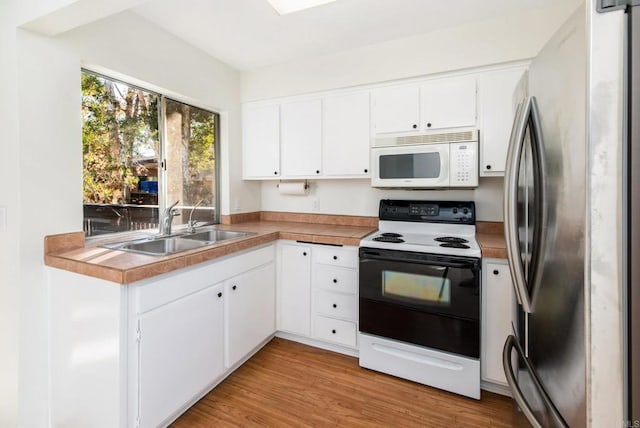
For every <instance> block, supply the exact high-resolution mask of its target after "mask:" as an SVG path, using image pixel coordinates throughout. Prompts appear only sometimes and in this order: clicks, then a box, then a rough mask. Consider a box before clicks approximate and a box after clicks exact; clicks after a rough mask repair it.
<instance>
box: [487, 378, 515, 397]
mask: <svg viewBox="0 0 640 428" xmlns="http://www.w3.org/2000/svg"><path fill="white" fill-rule="evenodd" d="M480 389H483V390H485V391H489V392H493V393H496V394H500V395H505V396H507V397H511V389H509V387H508V386H504V385H500V384H497V383H493V382H487V381H484V380H481V381H480Z"/></svg>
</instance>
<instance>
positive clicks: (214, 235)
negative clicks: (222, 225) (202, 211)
mask: <svg viewBox="0 0 640 428" xmlns="http://www.w3.org/2000/svg"><path fill="white" fill-rule="evenodd" d="M248 235H254V233H252V232H237V231H235V230H217V229H213V230H203V231H200V232H196V233H187V234H185V235H182V236H181V237H182V238H185V239H191V240H193V241H197V242H205V243H207V244H212V243H214V242H220V241H225V240H227V239H235V238H242V237H243V236H248Z"/></svg>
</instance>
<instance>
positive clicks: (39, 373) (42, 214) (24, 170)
mask: <svg viewBox="0 0 640 428" xmlns="http://www.w3.org/2000/svg"><path fill="white" fill-rule="evenodd" d="M74 59H75V58H74V57H73V55H72V54H71V52H70V51H69V49H67V48H65V46H64V45H63V44H61V43H60V42H57V41H54V40H50V39H48V38H43V37H40V36H36V35H34V34H32V33H29V32H26V31H22V30H20V31H19V32H18V63H19V80H18V81H19V97H20V101H19V122H20V146H19V148H20V175H19V180H17V181H16V182H17V183H19V185H20V194H21V196H22V200H21V221H22V224H21V228H20V294H21V299H20V300H21V307H20V402H19V405H20V422H21V424H25V425H32V426H45V425H46V424H47V423H48V409H47V406H46V403H47V399H48V388H49V385H48V382H47V379H48V348H47V342H48V329H49V324H48V306H49V305H48V297H49V290H48V284H47V281H46V276H45V270H44V266H43V254H44V243H43V238H44V236H45V235H50V234H54V233H60V232H69V231H77V230H81V225H82V182H81V180H78V177H81V175H82V152H81V151H80V150H79V148H80V143H79V142H80V139H81V129H80V118H79V116H78V112H79V108H80V99H79V97H73V96H70V95H71V94H74V93H77V92H78V82H79V79H80V71H79V69H78V67H77V60H76V61H74Z"/></svg>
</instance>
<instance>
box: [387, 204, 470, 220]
mask: <svg viewBox="0 0 640 428" xmlns="http://www.w3.org/2000/svg"><path fill="white" fill-rule="evenodd" d="M379 218H380V220H395V221H416V222H425V223H458V224H475V223H476V208H475V204H474V203H473V201H464V202H459V201H405V200H396V199H382V200H381V201H380V210H379Z"/></svg>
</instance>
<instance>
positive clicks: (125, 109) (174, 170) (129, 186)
mask: <svg viewBox="0 0 640 428" xmlns="http://www.w3.org/2000/svg"><path fill="white" fill-rule="evenodd" d="M158 102H159V97H158V96H156V95H154V94H149V93H146V92H144V91H142V90H140V89H137V88H133V87H130V86H127V85H125V84H123V83H119V82H114V81H111V80H108V79H104V78H102V77H99V76H96V75H94V74H91V73H85V72H83V73H82V121H83V127H82V151H83V162H84V168H83V175H84V185H83V197H84V202H85V203H102V204H121V203H128V202H129V199H128V196H129V193H130V192H132V191H135V190H136V188H137V185H138V176H142V175H148V174H147V173H148V172H149V171H147V170H146V166H145V165H148V161H150V160H152V161H154V162H157V158H158V157H159V152H160V148H159V139H158ZM166 106H167V112H166V114H167V117H171V118H172V119H171V120H172V121H173V122H172V125H173V126H174V128H172V129H178V132H176V133H174V134H172V136H167V137H166V138H165V144H166V145H167V147H166V148H167V149H168V151H170V152H171V153H174V157H175V156H177V157H178V159H173V160H172V162H173V163H174V164H171V165H170V169H169V170H168V174H169V175H170V176H171V177H173V178H176V180H170V181H172V182H174V183H177V184H173V185H172V186H173V187H174V188H175V189H168V192H169V193H170V194H169V197H170V198H175V199H180V200H181V201H182V204H183V205H195V204H196V203H197V202H198V201H199V200H202V199H204V200H207V201H209V203H210V204H213V203H214V191H215V190H214V189H215V166H216V165H215V156H216V153H215V134H216V129H215V127H216V126H217V121H216V115H215V114H214V113H212V112H209V111H206V110H202V109H199V108H197V107H193V106H189V105H187V104H183V103H180V102H177V101H173V100H167V101H166ZM177 113H179V116H178V115H177ZM172 140H176V141H172ZM174 148H176V149H179V150H174ZM151 175H156V173H154V174H151ZM165 184H166V183H165ZM161 185H162V184H161ZM172 200H173V199H172Z"/></svg>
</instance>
